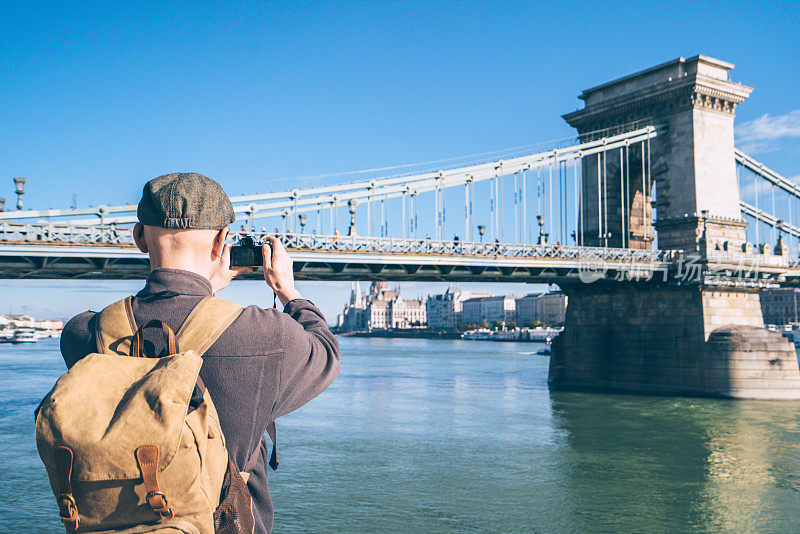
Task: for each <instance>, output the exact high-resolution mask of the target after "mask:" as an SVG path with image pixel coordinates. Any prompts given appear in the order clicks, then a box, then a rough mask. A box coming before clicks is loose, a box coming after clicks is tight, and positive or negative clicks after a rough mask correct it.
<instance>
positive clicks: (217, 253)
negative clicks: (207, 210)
mask: <svg viewBox="0 0 800 534" xmlns="http://www.w3.org/2000/svg"><path fill="white" fill-rule="evenodd" d="M227 237H228V229H227V228H223V229H222V230H220V231H219V232H217V235H216V237H214V245H213V246H212V247H211V257H212V258H214V259H215V260H216V259H218V258H220V257H221V256H222V253H223V252H225V239H226V238H227Z"/></svg>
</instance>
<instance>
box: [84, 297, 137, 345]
mask: <svg viewBox="0 0 800 534" xmlns="http://www.w3.org/2000/svg"><path fill="white" fill-rule="evenodd" d="M132 300H133V297H127V298H124V299H122V300H118V301H117V302H115V303H113V304H111V305H109V306H106V307H105V308H104V309H103V311H101V312H100V313H99V314H97V319H96V321H97V322H96V324H95V329H94V335H95V343H96V344H97V352H99V353H101V354H120V355H122V356H127V355H129V354H130V353H131V341H132V340H133V336H134V334H135V333H136V321H135V320H134V319H133V309H132V308H131V301H132Z"/></svg>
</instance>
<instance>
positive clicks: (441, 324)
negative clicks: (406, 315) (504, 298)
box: [425, 284, 491, 330]
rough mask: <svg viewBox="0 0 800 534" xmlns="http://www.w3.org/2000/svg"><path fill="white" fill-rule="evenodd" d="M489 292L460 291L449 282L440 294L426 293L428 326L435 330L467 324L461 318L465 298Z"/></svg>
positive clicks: (484, 294) (451, 328)
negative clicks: (448, 285)
mask: <svg viewBox="0 0 800 534" xmlns="http://www.w3.org/2000/svg"><path fill="white" fill-rule="evenodd" d="M488 296H491V295H490V294H489V293H483V292H481V291H461V288H460V287H458V286H457V285H456V284H450V287H448V288H447V291H445V292H444V293H442V294H439V295H428V299H427V300H426V301H425V308H426V313H427V316H428V328H432V329H435V330H454V329H456V328H458V327H459V326H461V325H462V324H468V322H467V321H464V319H463V318H462V310H463V303H464V301H465V300H468V299H470V298H476V297H488Z"/></svg>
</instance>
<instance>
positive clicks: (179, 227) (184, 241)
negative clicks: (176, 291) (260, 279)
mask: <svg viewBox="0 0 800 534" xmlns="http://www.w3.org/2000/svg"><path fill="white" fill-rule="evenodd" d="M137 215H138V218H139V222H138V223H137V224H136V226H135V227H134V230H133V235H134V239H135V241H136V246H138V247H139V250H141V251H142V252H144V253H147V254H149V255H150V267H151V268H152V269H155V268H158V267H168V268H173V269H183V270H186V271H192V272H195V273H197V274H200V275H202V276H204V277H206V278H208V279H209V281H211V283H212V286H215V289H216V288H217V287H218V286H220V285H221V287H224V286H225V285H227V282H229V281H230V278H232V276H231V272H230V271H229V267H228V264H229V259H228V254H229V252H228V250H227V247H226V246H225V238H226V237H227V235H228V225H229V224H231V223H233V221H234V220H235V219H236V216H235V215H234V212H233V205H232V204H231V201H230V199H229V198H228V195H226V194H225V191H223V190H222V187H221V186H220V185H219V184H218V183H217V182H215V181H214V180H212V179H211V178H208V177H207V176H203V175H202V174H196V173H172V174H165V175H163V176H159V177H158V178H153V179H152V180H150V181H149V182H147V183H146V184H145V186H144V191H143V192H142V200H141V201H140V202H139V207H138V209H137ZM223 279H225V280H223ZM223 281H224V284H223V283H222V282H223Z"/></svg>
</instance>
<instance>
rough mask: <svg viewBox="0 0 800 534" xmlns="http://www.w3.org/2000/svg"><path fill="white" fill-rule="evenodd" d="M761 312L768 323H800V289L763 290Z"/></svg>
mask: <svg viewBox="0 0 800 534" xmlns="http://www.w3.org/2000/svg"><path fill="white" fill-rule="evenodd" d="M761 313H762V314H763V315H764V323H766V324H784V325H785V324H791V323H800V289H795V288H779V289H765V290H764V291H761Z"/></svg>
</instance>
